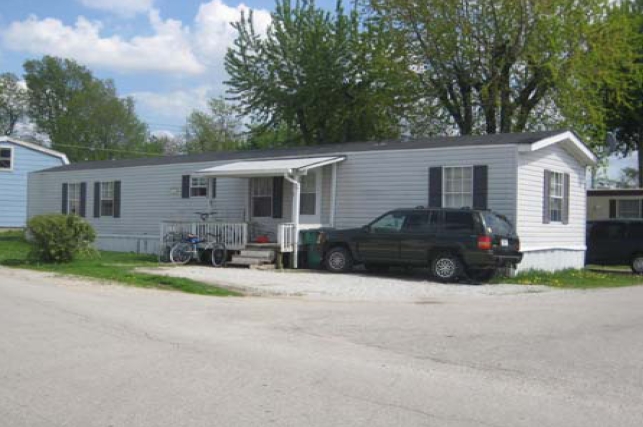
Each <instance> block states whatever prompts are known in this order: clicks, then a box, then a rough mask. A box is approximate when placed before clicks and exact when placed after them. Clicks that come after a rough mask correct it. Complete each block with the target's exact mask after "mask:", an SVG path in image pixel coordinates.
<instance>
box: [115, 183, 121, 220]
mask: <svg viewBox="0 0 643 427" xmlns="http://www.w3.org/2000/svg"><path fill="white" fill-rule="evenodd" d="M120 217H121V182H120V181H114V218H120Z"/></svg>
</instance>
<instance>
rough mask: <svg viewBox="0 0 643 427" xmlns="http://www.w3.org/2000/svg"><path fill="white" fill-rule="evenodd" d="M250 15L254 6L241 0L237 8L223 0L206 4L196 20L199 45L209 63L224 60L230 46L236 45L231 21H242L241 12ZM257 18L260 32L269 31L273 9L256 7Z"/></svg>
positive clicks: (200, 53) (255, 19)
mask: <svg viewBox="0 0 643 427" xmlns="http://www.w3.org/2000/svg"><path fill="white" fill-rule="evenodd" d="M242 12H243V13H245V14H246V16H248V14H249V12H250V8H249V7H248V6H246V5H245V4H243V3H241V4H239V5H238V6H236V7H232V6H228V5H226V4H225V3H223V2H222V1H221V0H212V1H211V2H209V3H203V4H201V6H200V7H199V12H198V13H197V15H196V18H195V19H194V22H195V38H194V39H195V40H194V44H195V48H196V49H197V51H198V52H199V55H200V56H201V57H202V58H204V60H205V61H207V62H209V63H210V62H212V61H213V60H218V59H221V60H222V59H223V57H224V55H225V53H226V51H227V48H228V47H230V46H231V45H232V43H233V42H234V39H235V38H236V36H237V33H236V30H235V29H234V28H232V25H231V23H232V22H235V21H238V20H239V18H240V17H241V13H242ZM253 19H254V23H255V29H256V31H257V32H258V33H259V34H263V33H265V32H266V30H267V28H268V26H269V25H270V22H271V21H272V19H271V16H270V12H268V11H267V10H265V9H254V11H253Z"/></svg>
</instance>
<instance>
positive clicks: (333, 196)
mask: <svg viewBox="0 0 643 427" xmlns="http://www.w3.org/2000/svg"><path fill="white" fill-rule="evenodd" d="M336 210H337V163H333V165H332V166H331V174H330V221H329V222H330V226H331V227H335V211H336Z"/></svg>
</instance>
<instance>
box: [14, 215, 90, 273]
mask: <svg viewBox="0 0 643 427" xmlns="http://www.w3.org/2000/svg"><path fill="white" fill-rule="evenodd" d="M27 233H28V234H29V236H30V238H31V257H32V258H33V259H36V260H38V261H41V262H53V263H67V262H71V261H72V260H73V259H74V258H75V257H76V256H77V255H79V254H87V253H90V252H91V251H92V243H93V242H94V239H95V238H96V234H95V232H94V229H93V228H92V226H91V225H89V223H88V222H87V221H85V220H84V219H83V218H81V217H79V216H77V215H62V214H47V215H38V216H35V217H33V218H31V219H30V220H29V222H28V223H27Z"/></svg>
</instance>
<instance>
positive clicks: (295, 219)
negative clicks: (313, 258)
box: [284, 173, 301, 268]
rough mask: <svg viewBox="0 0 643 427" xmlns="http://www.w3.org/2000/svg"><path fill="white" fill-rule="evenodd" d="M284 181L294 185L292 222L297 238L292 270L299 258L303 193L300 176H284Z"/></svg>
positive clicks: (295, 239)
mask: <svg viewBox="0 0 643 427" xmlns="http://www.w3.org/2000/svg"><path fill="white" fill-rule="evenodd" d="M284 179H286V180H287V181H288V182H290V183H292V189H293V197H292V222H293V224H294V225H295V236H294V242H293V244H294V246H295V249H294V251H293V257H292V268H297V265H298V257H299V195H300V193H301V184H300V183H299V177H298V176H296V175H295V176H291V174H288V173H286V174H284Z"/></svg>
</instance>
